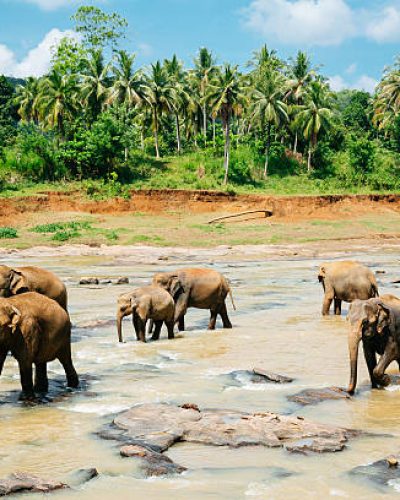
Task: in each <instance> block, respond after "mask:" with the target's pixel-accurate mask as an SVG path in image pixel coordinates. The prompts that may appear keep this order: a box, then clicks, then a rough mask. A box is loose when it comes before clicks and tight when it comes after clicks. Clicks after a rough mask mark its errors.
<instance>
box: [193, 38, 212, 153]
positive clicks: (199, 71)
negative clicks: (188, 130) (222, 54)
mask: <svg viewBox="0 0 400 500" xmlns="http://www.w3.org/2000/svg"><path fill="white" fill-rule="evenodd" d="M215 62H216V61H215V59H214V57H213V55H212V52H210V51H209V50H208V49H207V48H205V47H202V48H201V49H200V50H199V53H198V56H197V57H196V58H195V59H194V70H193V76H194V79H195V81H196V83H197V87H198V97H199V105H200V107H201V111H202V117H203V136H204V146H206V145H207V118H208V110H207V108H208V88H209V85H210V81H211V80H212V78H213V77H214V76H215V73H216V66H215Z"/></svg>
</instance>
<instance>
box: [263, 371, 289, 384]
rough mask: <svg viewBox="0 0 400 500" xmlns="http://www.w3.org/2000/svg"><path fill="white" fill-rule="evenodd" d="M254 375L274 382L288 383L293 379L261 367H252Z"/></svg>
mask: <svg viewBox="0 0 400 500" xmlns="http://www.w3.org/2000/svg"><path fill="white" fill-rule="evenodd" d="M253 373H254V375H257V376H259V377H262V378H264V379H266V380H267V381H269V382H275V383H276V384H290V383H291V382H293V380H294V379H292V378H290V377H286V375H279V374H278V373H273V372H268V371H266V370H263V369H262V368H253Z"/></svg>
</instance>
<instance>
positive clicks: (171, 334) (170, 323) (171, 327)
mask: <svg viewBox="0 0 400 500" xmlns="http://www.w3.org/2000/svg"><path fill="white" fill-rule="evenodd" d="M182 320H183V318H182ZM165 325H166V326H167V330H168V338H169V339H173V338H175V334H174V322H173V321H166V322H165Z"/></svg>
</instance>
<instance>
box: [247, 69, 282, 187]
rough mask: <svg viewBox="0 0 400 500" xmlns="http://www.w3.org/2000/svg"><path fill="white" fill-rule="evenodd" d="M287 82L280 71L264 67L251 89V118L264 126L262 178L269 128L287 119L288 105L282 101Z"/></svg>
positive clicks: (266, 161)
mask: <svg viewBox="0 0 400 500" xmlns="http://www.w3.org/2000/svg"><path fill="white" fill-rule="evenodd" d="M286 88H287V82H286V80H285V77H284V76H283V75H282V73H279V72H278V71H276V70H274V69H271V68H270V67H266V68H265V70H264V71H263V77H260V78H257V80H256V83H255V88H254V89H253V90H252V96H251V97H252V106H251V116H252V119H253V120H254V121H256V122H258V123H260V124H261V127H262V128H263V127H264V126H265V127H266V136H267V140H266V148H265V164H264V178H266V177H267V175H268V166H269V152H270V146H271V129H272V127H273V126H274V127H276V128H277V127H279V126H281V125H282V124H283V123H286V122H288V121H289V117H288V107H287V104H286V103H285V102H284V96H285V91H286Z"/></svg>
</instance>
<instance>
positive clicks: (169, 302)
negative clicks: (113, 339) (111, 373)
mask: <svg viewBox="0 0 400 500" xmlns="http://www.w3.org/2000/svg"><path fill="white" fill-rule="evenodd" d="M174 312H175V304H174V300H173V298H172V297H171V295H170V294H169V293H168V292H167V291H166V290H164V289H163V288H160V287H157V286H144V287H141V288H136V289H135V290H132V291H131V292H129V293H124V294H122V295H120V296H119V298H118V309H117V329H118V339H119V341H120V342H122V318H124V317H125V316H129V315H130V314H132V322H133V326H134V328H135V332H136V338H137V339H138V340H140V341H142V342H146V322H147V320H148V319H150V320H153V321H154V323H155V330H154V333H153V336H152V338H151V339H152V340H158V339H159V338H160V332H161V327H162V324H163V322H165V324H166V326H167V329H168V338H169V339H173V338H174Z"/></svg>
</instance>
